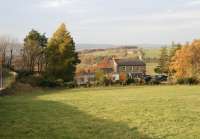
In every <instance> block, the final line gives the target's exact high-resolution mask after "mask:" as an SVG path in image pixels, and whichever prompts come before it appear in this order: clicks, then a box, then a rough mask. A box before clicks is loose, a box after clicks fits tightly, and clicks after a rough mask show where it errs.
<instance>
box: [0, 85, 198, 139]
mask: <svg viewBox="0 0 200 139" xmlns="http://www.w3.org/2000/svg"><path fill="white" fill-rule="evenodd" d="M24 93H25V94H24ZM0 138H1V139H4V138H5V139H6V138H8V139H10V138H12V139H13V138H17V139H30V138H35V139H40V138H41V139H44V138H46V139H198V138H200V86H155V87H153V86H152V87H150V86H149V87H148V86H146V87H134V86H133V87H124V88H123V87H119V88H114V87H111V88H96V89H95V88H94V89H93V88H91V89H73V90H68V89H59V90H58V89H57V90H56V89H53V90H48V89H46V90H38V91H32V92H30V91H29V92H23V93H22V92H21V93H19V94H18V95H14V96H6V97H1V98H0Z"/></svg>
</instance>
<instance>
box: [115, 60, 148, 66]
mask: <svg viewBox="0 0 200 139" xmlns="http://www.w3.org/2000/svg"><path fill="white" fill-rule="evenodd" d="M115 62H116V63H117V64H118V65H119V66H145V65H146V64H145V63H144V62H143V61H141V60H135V59H115Z"/></svg>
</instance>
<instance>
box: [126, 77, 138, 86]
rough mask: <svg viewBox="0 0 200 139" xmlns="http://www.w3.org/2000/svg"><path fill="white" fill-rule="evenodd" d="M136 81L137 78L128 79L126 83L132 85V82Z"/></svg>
mask: <svg viewBox="0 0 200 139" xmlns="http://www.w3.org/2000/svg"><path fill="white" fill-rule="evenodd" d="M135 82H136V81H135V79H130V78H129V79H128V80H127V81H126V84H127V85H130V84H133V83H135Z"/></svg>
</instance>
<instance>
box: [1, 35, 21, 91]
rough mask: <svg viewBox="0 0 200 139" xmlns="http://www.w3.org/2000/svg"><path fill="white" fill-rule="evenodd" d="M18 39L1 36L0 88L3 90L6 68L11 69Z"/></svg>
mask: <svg viewBox="0 0 200 139" xmlns="http://www.w3.org/2000/svg"><path fill="white" fill-rule="evenodd" d="M17 44H18V43H17V41H16V39H11V37H9V36H0V64H1V67H0V87H1V88H3V78H4V74H3V71H4V68H11V66H12V60H13V50H14V48H15V47H16V46H17Z"/></svg>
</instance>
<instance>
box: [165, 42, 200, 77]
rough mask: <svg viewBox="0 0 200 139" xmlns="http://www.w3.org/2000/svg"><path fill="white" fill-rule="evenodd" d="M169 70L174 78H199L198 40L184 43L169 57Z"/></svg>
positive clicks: (199, 45)
mask: <svg viewBox="0 0 200 139" xmlns="http://www.w3.org/2000/svg"><path fill="white" fill-rule="evenodd" d="M169 68H170V71H171V73H172V75H173V77H174V78H175V79H183V78H196V79H198V80H199V79H200V40H194V41H193V42H192V43H191V44H189V43H188V44H185V45H183V46H182V47H181V49H179V50H177V51H176V53H175V55H174V56H173V57H172V59H171V63H170V66H169Z"/></svg>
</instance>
